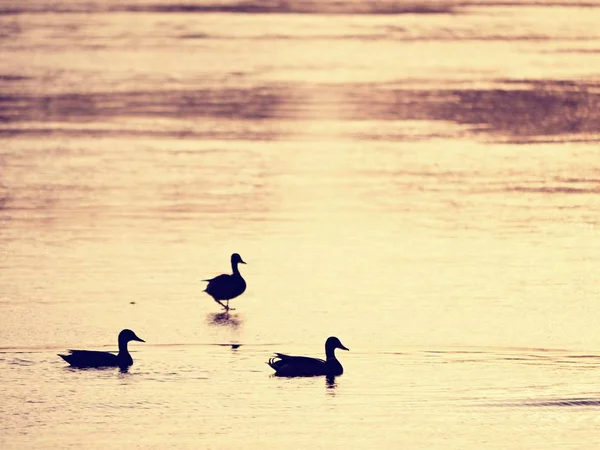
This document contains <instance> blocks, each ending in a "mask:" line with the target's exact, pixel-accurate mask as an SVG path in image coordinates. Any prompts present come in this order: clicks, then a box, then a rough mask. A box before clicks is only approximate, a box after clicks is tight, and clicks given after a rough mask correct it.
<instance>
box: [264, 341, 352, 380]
mask: <svg viewBox="0 0 600 450" xmlns="http://www.w3.org/2000/svg"><path fill="white" fill-rule="evenodd" d="M336 348H339V349H341V350H349V349H348V348H347V347H345V346H344V345H343V344H342V342H341V341H340V340H339V339H338V338H337V337H335V336H330V337H328V338H327V340H326V341H325V357H326V359H325V360H322V359H319V358H311V357H308V356H290V355H285V354H283V353H275V357H273V358H271V359H269V362H268V363H267V364H268V365H269V366H271V368H272V369H273V370H275V374H274V375H275V376H277V377H315V376H320V375H325V376H327V377H335V376H338V375H341V374H343V373H344V368H343V367H342V365H341V364H340V362H339V361H338V360H337V358H336V357H335V349H336Z"/></svg>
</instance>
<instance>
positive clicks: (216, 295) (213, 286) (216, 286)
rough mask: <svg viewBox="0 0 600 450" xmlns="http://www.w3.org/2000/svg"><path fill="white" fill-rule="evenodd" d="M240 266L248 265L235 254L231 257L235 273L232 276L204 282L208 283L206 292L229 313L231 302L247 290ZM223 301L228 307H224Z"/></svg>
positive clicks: (218, 277) (224, 275) (220, 276)
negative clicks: (225, 301)
mask: <svg viewBox="0 0 600 450" xmlns="http://www.w3.org/2000/svg"><path fill="white" fill-rule="evenodd" d="M238 264H246V263H245V262H244V261H243V260H242V257H241V256H240V255H239V254H238V253H234V254H233V255H231V269H232V271H233V273H232V274H231V275H228V274H223V275H219V276H216V277H214V278H211V279H210V280H202V281H208V286H206V289H204V292H206V293H207V294H208V295H210V296H211V297H212V298H213V299H214V300H215V302H217V303H218V304H219V305H221V306H222V307H223V308H225V310H227V311H229V300H231V299H232V298H235V297H237V296H239V295H242V294H243V293H244V291H245V290H246V282H245V281H244V279H243V278H242V275H241V274H240V271H239V269H238ZM221 300H227V305H224V304H223V303H222V302H221Z"/></svg>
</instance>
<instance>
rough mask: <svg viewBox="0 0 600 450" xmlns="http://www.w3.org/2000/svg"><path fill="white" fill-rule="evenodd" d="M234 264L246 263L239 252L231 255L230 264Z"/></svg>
mask: <svg viewBox="0 0 600 450" xmlns="http://www.w3.org/2000/svg"><path fill="white" fill-rule="evenodd" d="M236 264H246V263H245V262H244V260H243V259H242V257H241V256H240V254H239V253H234V254H233V255H231V265H232V266H235V265H236Z"/></svg>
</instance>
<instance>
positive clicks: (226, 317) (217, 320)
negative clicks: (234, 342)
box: [206, 311, 242, 350]
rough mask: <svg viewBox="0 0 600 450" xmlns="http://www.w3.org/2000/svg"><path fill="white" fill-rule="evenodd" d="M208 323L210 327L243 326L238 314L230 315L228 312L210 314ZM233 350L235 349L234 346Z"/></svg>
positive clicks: (207, 318) (207, 319)
mask: <svg viewBox="0 0 600 450" xmlns="http://www.w3.org/2000/svg"><path fill="white" fill-rule="evenodd" d="M206 321H207V322H208V323H209V324H210V325H223V326H227V327H231V328H238V327H239V326H240V325H241V324H242V319H241V318H240V316H239V315H238V314H230V313H229V312H228V311H224V312H219V313H210V314H208V315H207V316H206ZM232 348H234V347H233V346H232ZM234 350H235V348H234Z"/></svg>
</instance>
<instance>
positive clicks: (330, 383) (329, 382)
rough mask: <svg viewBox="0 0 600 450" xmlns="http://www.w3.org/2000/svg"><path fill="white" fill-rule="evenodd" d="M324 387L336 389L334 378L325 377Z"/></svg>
mask: <svg viewBox="0 0 600 450" xmlns="http://www.w3.org/2000/svg"><path fill="white" fill-rule="evenodd" d="M325 387H326V388H327V389H335V388H336V387H337V383H336V382H335V377H333V376H329V375H328V376H327V377H325Z"/></svg>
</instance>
